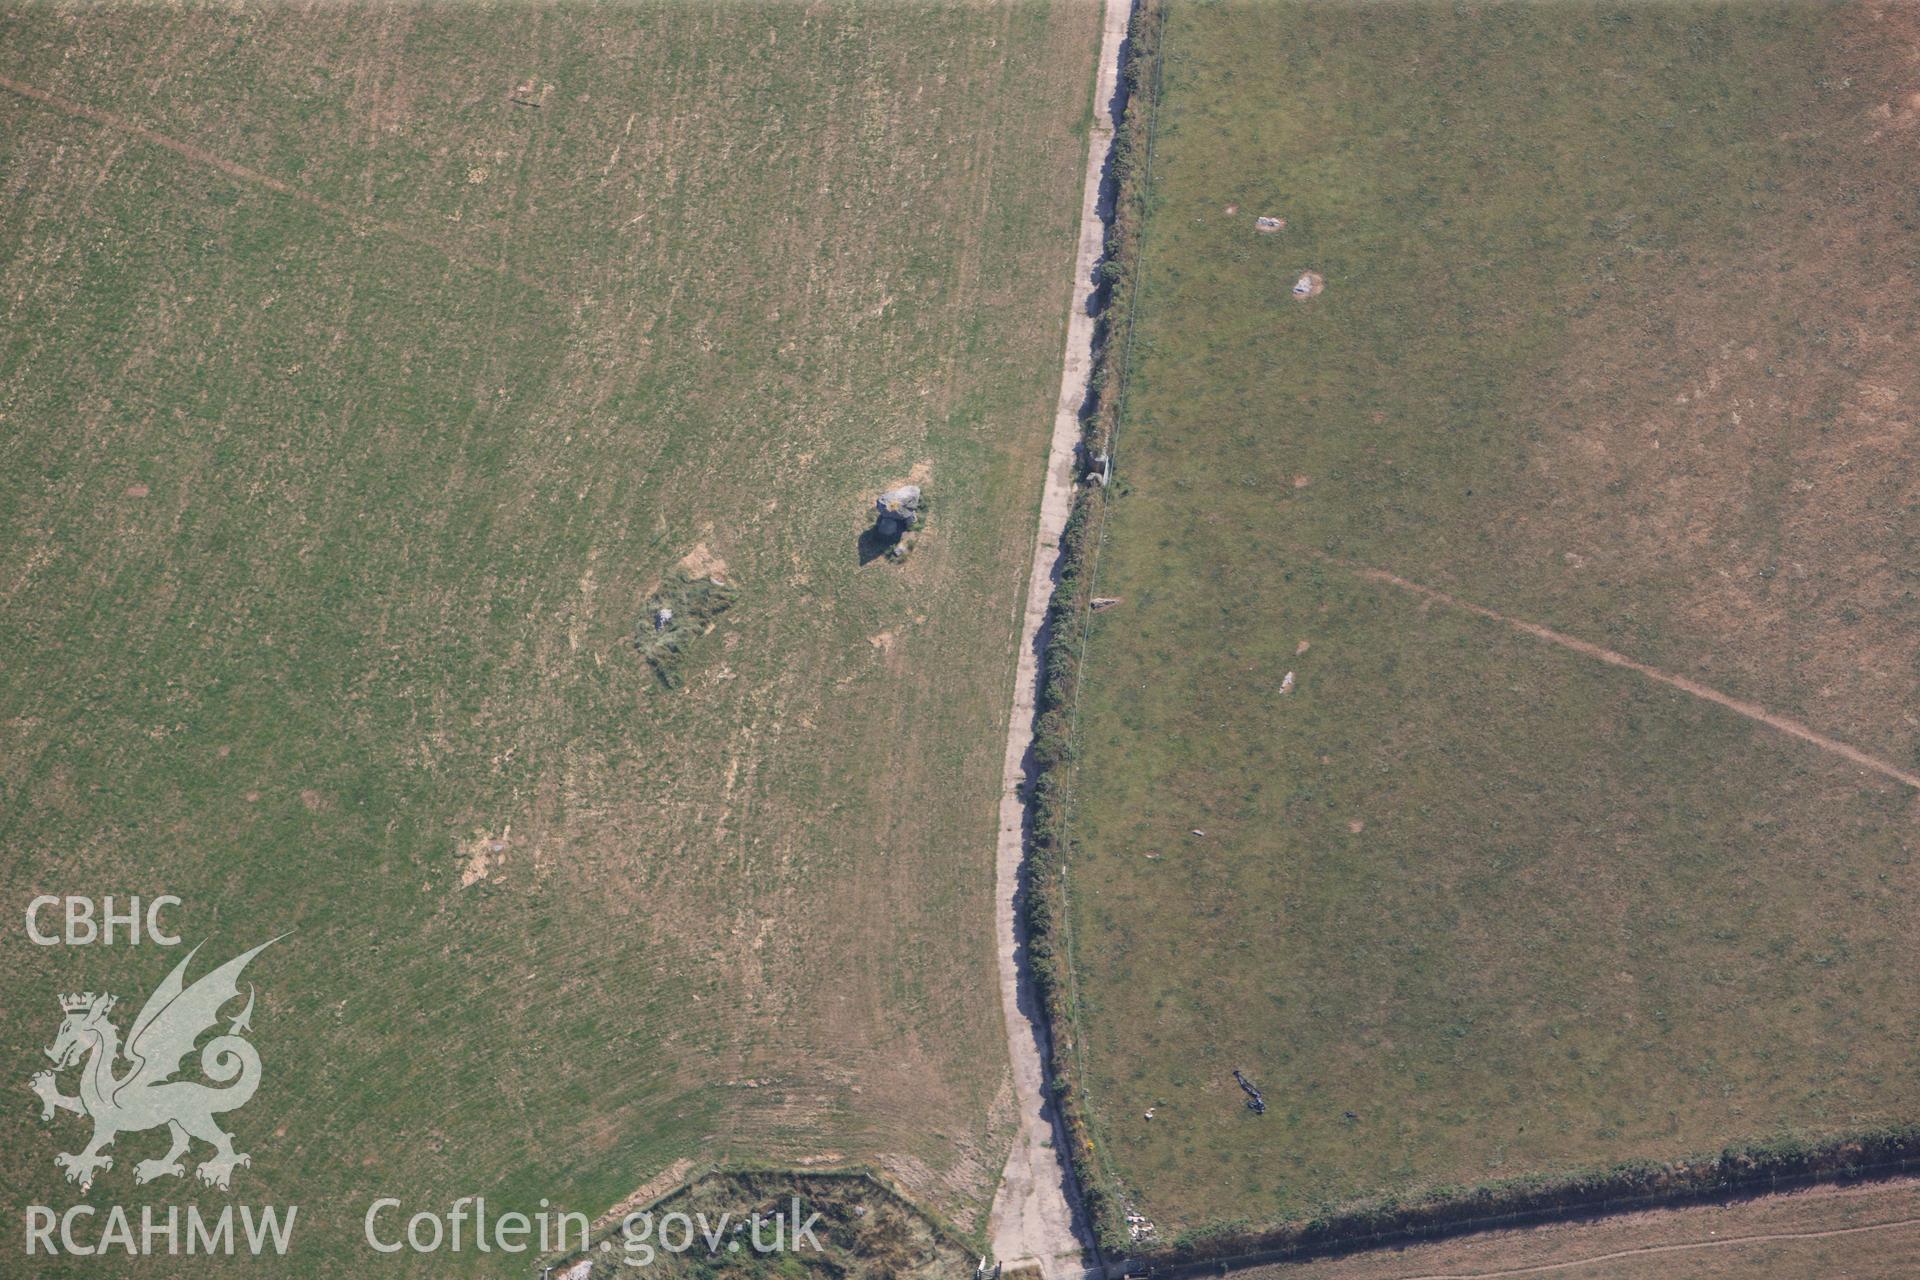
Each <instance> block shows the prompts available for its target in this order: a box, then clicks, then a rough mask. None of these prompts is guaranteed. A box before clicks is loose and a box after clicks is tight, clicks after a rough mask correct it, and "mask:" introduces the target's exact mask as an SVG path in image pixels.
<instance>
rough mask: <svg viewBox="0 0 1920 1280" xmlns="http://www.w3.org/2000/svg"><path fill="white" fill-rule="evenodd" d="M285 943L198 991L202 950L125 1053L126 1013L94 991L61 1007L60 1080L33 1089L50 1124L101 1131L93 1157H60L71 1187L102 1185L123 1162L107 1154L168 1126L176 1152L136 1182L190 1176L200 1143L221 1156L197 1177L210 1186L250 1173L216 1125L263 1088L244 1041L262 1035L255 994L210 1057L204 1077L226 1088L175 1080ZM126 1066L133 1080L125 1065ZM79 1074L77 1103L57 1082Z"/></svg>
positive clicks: (145, 1015)
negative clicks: (245, 978)
mask: <svg viewBox="0 0 1920 1280" xmlns="http://www.w3.org/2000/svg"><path fill="white" fill-rule="evenodd" d="M283 936H284V935H283ZM278 941H279V939H278V938H272V939H269V940H268V941H266V942H263V943H261V944H260V945H259V946H257V947H255V948H254V949H253V950H251V951H248V952H246V953H244V954H242V955H239V956H236V957H234V958H233V959H231V960H229V961H227V962H226V963H225V964H223V965H221V966H220V967H219V968H218V969H215V970H214V971H213V972H211V973H208V974H204V975H202V976H201V977H200V978H198V979H197V980H195V982H194V983H193V985H192V986H188V985H187V984H186V973H187V966H188V965H189V964H191V963H192V962H193V957H194V956H195V955H196V954H197V953H198V952H199V950H200V948H199V947H197V946H196V947H195V948H194V949H193V950H192V951H189V952H188V953H187V958H186V959H184V960H182V961H181V962H180V963H179V964H177V965H175V966H174V969H173V972H172V973H169V974H168V975H167V976H166V979H165V981H163V982H161V984H160V986H159V987H158V988H157V989H156V990H155V991H154V993H153V994H152V995H151V996H149V997H148V998H147V1002H146V1004H144V1005H142V1006H141V1007H140V1013H139V1015H138V1016H137V1017H135V1018H134V1020H133V1026H132V1028H131V1029H130V1030H129V1031H128V1032H127V1040H126V1045H125V1047H124V1048H123V1047H122V1045H121V1043H120V1032H119V1029H118V1028H117V1027H115V1026H114V1025H113V1022H112V1021H111V1019H110V1017H109V1015H110V1014H111V1013H112V1011H113V1006H114V1004H115V1003H116V1001H115V999H114V997H113V996H110V995H107V994H104V993H102V994H100V995H95V994H94V993H93V992H91V991H89V992H86V993H85V994H84V995H70V996H62V997H60V1008H61V1009H62V1010H63V1011H64V1012H65V1013H66V1019H65V1021H63V1022H62V1023H61V1024H60V1034H59V1035H58V1036H56V1037H55V1038H54V1041H53V1046H52V1047H51V1048H49V1049H48V1050H47V1057H49V1058H51V1059H53V1070H52V1071H42V1072H40V1073H39V1074H37V1075H35V1076H34V1077H33V1081H32V1089H33V1091H34V1092H35V1093H36V1094H38V1095H39V1096H40V1102H41V1111H40V1118H41V1120H43V1121H45V1120H51V1119H53V1113H54V1112H55V1111H71V1112H73V1113H74V1114H75V1115H81V1116H86V1117H88V1118H90V1119H91V1120H92V1121H93V1140H92V1141H90V1142H89V1143H87V1145H86V1148H85V1149H84V1150H82V1151H80V1152H78V1153H77V1154H66V1153H63V1154H61V1155H57V1156H55V1157H54V1163H55V1164H57V1165H59V1166H60V1167H61V1168H62V1169H65V1170H66V1171H67V1181H68V1182H77V1183H79V1184H80V1189H81V1190H82V1191H85V1190H86V1189H87V1188H89V1187H91V1186H92V1185H93V1177H94V1174H95V1173H97V1172H99V1171H100V1170H102V1169H111V1168H113V1157H112V1156H108V1155H104V1154H102V1152H103V1150H104V1149H105V1148H107V1147H109V1146H112V1145H113V1140H114V1138H116V1137H117V1136H119V1135H120V1134H122V1133H136V1132H138V1131H140V1130H142V1129H155V1128H158V1127H160V1126H161V1125H165V1126H166V1127H167V1132H168V1133H169V1134H170V1135H171V1137H172V1140H173V1145H172V1147H171V1148H170V1149H169V1150H168V1151H167V1153H166V1155H164V1156H162V1157H161V1158H160V1159H158V1160H142V1161H141V1162H140V1163H139V1164H137V1165H135V1166H134V1171H133V1176H134V1181H136V1182H151V1181H153V1180H154V1179H155V1178H162V1177H176V1178H177V1177H180V1176H181V1175H183V1174H185V1173H186V1168H185V1167H184V1166H183V1165H182V1164H181V1163H180V1157H181V1156H183V1155H185V1154H186V1153H187V1148H188V1147H189V1146H191V1145H192V1140H193V1139H194V1138H198V1139H199V1140H200V1141H202V1142H205V1143H209V1144H211V1145H212V1147H213V1149H214V1150H213V1156H212V1158H211V1159H207V1160H203V1161H201V1162H200V1165H199V1166H198V1167H197V1168H196V1169H195V1170H194V1173H195V1174H196V1175H197V1176H198V1177H199V1179H200V1181H202V1182H204V1183H206V1184H208V1185H209V1186H215V1187H219V1188H220V1189H221V1190H223V1191H224V1190H226V1189H227V1187H228V1183H229V1180H230V1179H231V1178H232V1176H233V1171H234V1169H235V1167H236V1166H239V1165H245V1164H248V1163H250V1160H249V1158H248V1157H247V1156H246V1155H245V1154H244V1153H242V1152H238V1151H235V1150H234V1149H233V1136H232V1135H231V1134H229V1133H227V1132H225V1131H224V1130H222V1129H221V1128H220V1126H219V1125H218V1124H216V1123H215V1122H214V1117H215V1116H217V1115H220V1114H222V1113H223V1112H227V1111H234V1110H238V1109H239V1108H240V1107H243V1106H245V1105H246V1104H247V1101H248V1099H250V1098H252V1097H253V1092H254V1090H255V1089H257V1088H258V1087H259V1085H260V1055H259V1053H257V1052H256V1051H255V1050H254V1047H253V1046H252V1045H251V1044H249V1043H248V1042H247V1041H246V1040H245V1039H244V1038H243V1034H242V1033H244V1032H246V1031H249V1030H251V1029H252V1021H251V1020H252V1017H253V997H254V992H253V988H252V986H251V984H249V986H248V988H247V1003H246V1007H245V1008H243V1009H242V1010H241V1011H240V1012H239V1014H237V1015H235V1016H234V1017H233V1018H232V1019H231V1020H230V1021H229V1022H228V1024H227V1029H226V1032H225V1033H224V1034H221V1035H216V1036H215V1037H214V1038H213V1039H211V1040H209V1041H207V1043H206V1045H205V1046H204V1047H203V1048H202V1049H201V1050H200V1070H201V1071H202V1072H203V1073H204V1074H205V1075H206V1077H207V1078H208V1079H209V1080H212V1081H213V1082H214V1084H217V1085H221V1086H224V1087H222V1088H213V1087H211V1086H209V1085H205V1084H202V1083H200V1082H199V1081H197V1080H176V1079H174V1078H173V1077H174V1074H175V1073H176V1072H178V1071H179V1070H180V1067H181V1063H182V1061H183V1060H184V1059H185V1058H186V1057H187V1056H188V1055H189V1054H191V1053H192V1052H193V1048H194V1042H195V1041H197V1040H198V1039H199V1038H200V1037H201V1035H202V1034H204V1033H205V1032H207V1031H209V1030H211V1029H213V1028H214V1027H215V1026H216V1024H217V1023H218V1022H219V1021H220V1010H221V1008H222V1006H224V1005H226V1004H227V1003H228V1002H229V1001H231V1000H235V999H238V998H239V995H240V972H241V970H243V969H245V968H246V967H247V962H248V961H250V960H252V959H253V958H254V957H255V956H257V955H259V954H260V953H261V952H262V951H264V950H266V949H267V948H268V947H270V946H272V945H273V944H274V943H275V942H278ZM122 1059H124V1060H125V1064H126V1065H125V1068H124V1070H122V1069H120V1065H119V1064H120V1063H121V1061H122ZM83 1060H84V1061H83ZM75 1064H80V1092H79V1094H78V1095H77V1096H73V1097H69V1096H68V1095H66V1094H64V1093H61V1092H60V1086H59V1083H58V1081H57V1079H56V1076H57V1073H59V1072H61V1071H65V1070H66V1069H67V1068H69V1067H71V1066H74V1065H75Z"/></svg>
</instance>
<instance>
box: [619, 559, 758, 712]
mask: <svg viewBox="0 0 1920 1280" xmlns="http://www.w3.org/2000/svg"><path fill="white" fill-rule="evenodd" d="M739 594H740V593H739V590H738V589H737V588H736V587H734V585H733V584H732V583H730V582H724V581H722V580H721V579H719V578H717V577H704V578H697V577H694V576H692V575H690V574H686V573H680V572H675V573H674V574H673V575H672V576H671V577H670V578H669V579H668V580H667V582H666V584H665V585H663V586H662V587H661V588H660V590H659V591H657V592H655V593H654V595H653V596H652V598H651V599H649V600H648V601H647V607H646V611H645V613H644V614H643V616H642V617H641V619H640V622H639V624H638V625H637V626H635V627H634V630H633V647H634V648H635V649H637V650H639V652H640V656H641V657H642V658H645V659H646V661H647V665H648V666H650V667H652V668H653V674H654V675H655V676H657V677H658V678H659V680H660V683H661V684H663V685H665V686H666V687H667V688H669V689H677V688H679V687H680V682H681V668H682V666H684V665H685V663H686V660H687V655H688V651H689V650H690V649H692V648H693V647H694V646H695V645H696V644H698V643H699V642H700V640H702V639H703V638H705V637H706V636H707V635H708V634H709V633H710V632H712V630H713V628H714V624H715V623H716V621H717V620H718V619H719V617H720V615H721V614H723V613H725V612H726V611H727V610H728V609H730V608H732V607H733V602H734V600H735V599H737V598H738V597H739Z"/></svg>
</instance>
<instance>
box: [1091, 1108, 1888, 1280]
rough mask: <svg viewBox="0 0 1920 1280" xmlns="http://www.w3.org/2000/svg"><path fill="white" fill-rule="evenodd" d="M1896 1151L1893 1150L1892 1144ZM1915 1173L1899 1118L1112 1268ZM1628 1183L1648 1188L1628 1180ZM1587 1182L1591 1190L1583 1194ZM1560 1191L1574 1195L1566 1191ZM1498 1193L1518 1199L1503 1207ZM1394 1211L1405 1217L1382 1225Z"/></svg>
mask: <svg viewBox="0 0 1920 1280" xmlns="http://www.w3.org/2000/svg"><path fill="white" fill-rule="evenodd" d="M1875 1146H1878V1147H1880V1148H1881V1150H1882V1152H1883V1153H1885V1158H1882V1159H1876V1160H1869V1161H1867V1162H1864V1163H1855V1162H1853V1160H1852V1158H1853V1157H1854V1156H1855V1155H1857V1154H1859V1153H1860V1152H1861V1150H1862V1148H1872V1147H1875ZM1896 1151H1897V1152H1898V1154H1897V1155H1896V1154H1893V1152H1896ZM1735 1166H1745V1167H1735ZM1914 1175H1920V1126H1901V1127H1899V1128H1897V1129H1892V1130H1885V1131H1880V1132H1879V1133H1877V1134H1873V1135H1865V1136H1863V1135H1858V1134H1856V1135H1851V1136H1849V1137H1846V1138H1835V1139H1832V1140H1830V1141H1826V1142H1822V1143H1819V1144H1817V1145H1815V1146H1813V1147H1810V1148H1808V1149H1805V1150H1801V1151H1795V1152H1791V1153H1787V1154H1770V1153H1766V1152H1761V1151H1758V1150H1757V1149H1755V1148H1729V1149H1728V1150H1727V1151H1726V1152H1725V1153H1723V1154H1722V1155H1721V1156H1720V1157H1718V1158H1717V1159H1714V1160H1710V1161H1706V1162H1694V1163H1688V1162H1676V1163H1674V1164H1671V1165H1631V1166H1619V1167H1616V1168H1615V1169H1611V1170H1607V1171H1605V1172H1602V1173H1599V1174H1593V1175H1579V1174H1572V1175H1567V1176H1565V1177H1562V1178H1558V1179H1539V1180H1533V1181H1529V1182H1527V1183H1525V1184H1517V1183H1516V1184H1493V1185H1489V1186H1483V1187H1479V1188H1474V1189H1470V1190H1467V1191H1462V1192H1457V1193H1443V1194H1444V1195H1445V1196H1446V1198H1442V1196H1441V1195H1436V1196H1435V1197H1434V1198H1433V1199H1432V1200H1429V1201H1424V1202H1419V1203H1415V1204H1409V1205H1405V1206H1401V1205H1398V1204H1395V1203H1393V1202H1380V1203H1379V1205H1378V1206H1377V1207H1370V1206H1366V1205H1356V1206H1355V1207H1353V1208H1350V1209H1343V1210H1338V1211H1335V1212H1334V1213H1332V1214H1329V1215H1327V1216H1324V1217H1319V1218H1314V1219H1312V1220H1310V1221H1308V1222H1305V1223H1301V1224H1297V1225H1293V1226H1282V1227H1274V1228H1269V1229H1248V1230H1245V1231H1242V1230H1238V1229H1236V1228H1233V1227H1231V1226H1225V1227H1221V1228H1218V1229H1215V1230H1213V1231H1209V1232H1207V1233H1205V1235H1204V1238H1201V1239H1193V1240H1189V1241H1187V1242H1186V1243H1176V1244H1173V1245H1169V1246H1166V1247H1164V1248H1161V1249H1155V1250H1148V1251H1143V1252H1141V1253H1139V1254H1136V1255H1135V1256H1134V1257H1132V1258H1130V1259H1128V1260H1127V1262H1126V1263H1124V1264H1122V1265H1121V1266H1117V1267H1115V1268H1114V1269H1113V1270H1112V1272H1111V1274H1114V1275H1127V1276H1143V1277H1154V1278H1165V1280H1184V1278H1185V1277H1191V1276H1200V1275H1219V1274H1224V1273H1225V1272H1226V1271H1237V1270H1242V1269H1245V1268H1248V1267H1262V1266H1270V1265H1273V1264H1275V1263H1283V1262H1303V1261H1308V1260H1312V1259H1320V1258H1335V1257H1342V1256H1345V1255H1348V1254H1356V1253H1364V1252H1367V1251H1368V1250H1372V1249H1378V1248H1382V1247H1385V1246H1388V1245H1409V1244H1429V1243H1433V1242H1435V1241H1440V1240H1449V1239H1455V1238H1458V1237H1461V1236H1471V1235H1475V1234H1478V1233H1480V1232H1483V1231H1496V1230H1500V1229H1503V1228H1511V1227H1532V1226H1546V1225H1550V1224H1554V1223H1575V1222H1581V1221H1588V1220H1600V1219H1605V1218H1613V1217H1619V1216H1621V1215H1623V1214H1628V1213H1640V1212H1645V1211H1647V1210H1652V1209H1682V1208H1688V1207H1692V1206H1698V1205H1708V1204H1733V1203H1739V1202H1743V1201H1748V1200H1757V1199H1761V1198H1763V1197H1766V1196H1770V1195H1776V1194H1779V1193H1781V1192H1785V1191H1798V1190H1805V1189H1808V1188H1811V1187H1818V1186H1829V1185H1839V1186H1845V1185H1854V1184H1860V1183H1872V1182H1891V1181H1897V1180H1899V1179H1901V1178H1904V1177H1911V1176H1914ZM1663 1179H1665V1180H1670V1181H1669V1182H1668V1185H1664V1186H1662V1185H1656V1184H1658V1183H1659V1182H1661V1181H1662V1180H1663ZM1610 1186H1611V1187H1613V1188H1616V1192H1615V1193H1614V1194H1601V1195H1593V1194H1591V1192H1592V1191H1593V1190H1595V1189H1601V1190H1604V1189H1605V1188H1607V1187H1610ZM1633 1186H1647V1187H1648V1189H1646V1190H1643V1191H1639V1192H1633V1191H1630V1190H1628V1188H1630V1187H1633ZM1582 1191H1585V1192H1587V1193H1588V1194H1584V1195H1579V1194H1577V1193H1579V1192H1582ZM1563 1195H1570V1196H1574V1198H1566V1199H1562V1198H1561V1197H1562V1196H1563ZM1503 1204H1510V1205H1512V1206H1513V1207H1511V1208H1505V1209H1503V1208H1501V1206H1502V1205H1503ZM1476 1210H1477V1212H1476ZM1393 1217H1401V1218H1403V1219H1404V1221H1400V1222H1397V1223H1392V1224H1391V1225H1385V1224H1387V1223H1388V1220H1389V1219H1391V1218H1393ZM1878 1225H1880V1226H1889V1225H1898V1224H1889V1223H1881V1224H1878ZM1728 1243H1732V1241H1731V1240H1729V1241H1728Z"/></svg>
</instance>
